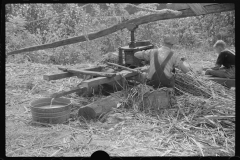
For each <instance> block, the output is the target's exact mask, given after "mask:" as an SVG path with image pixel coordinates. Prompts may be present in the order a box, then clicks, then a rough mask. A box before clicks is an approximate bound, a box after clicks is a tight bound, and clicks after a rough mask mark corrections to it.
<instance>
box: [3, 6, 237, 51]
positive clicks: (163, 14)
mask: <svg viewBox="0 0 240 160" xmlns="http://www.w3.org/2000/svg"><path fill="white" fill-rule="evenodd" d="M204 7H205V9H206V10H207V12H208V14H210V13H217V12H225V11H231V10H234V9H235V5H234V3H221V4H212V5H205V6H204ZM158 12H159V13H156V14H151V15H146V16H143V17H139V18H136V19H132V20H129V21H126V22H124V23H121V24H117V25H114V26H112V27H110V28H107V29H104V30H102V31H99V32H96V33H91V34H88V35H86V36H87V37H88V39H89V40H93V39H96V38H99V37H103V36H106V35H109V34H111V33H114V32H116V31H118V30H121V29H124V28H126V27H127V26H128V25H129V24H131V23H132V24H135V25H141V24H145V23H149V22H154V21H158V20H166V19H173V18H184V17H191V16H195V13H194V12H193V11H192V10H191V9H190V8H189V6H188V9H185V10H182V11H181V12H179V11H173V10H168V9H163V10H160V11H158ZM181 13H182V14H181ZM86 40H87V39H86V37H85V35H81V36H78V37H73V38H69V39H65V40H61V41H57V42H53V43H49V44H44V45H39V46H33V47H28V48H24V49H20V50H16V51H12V52H9V53H7V55H14V54H19V53H23V52H31V51H36V50H43V49H49V48H56V47H60V46H65V45H69V44H74V43H78V42H84V41H86Z"/></svg>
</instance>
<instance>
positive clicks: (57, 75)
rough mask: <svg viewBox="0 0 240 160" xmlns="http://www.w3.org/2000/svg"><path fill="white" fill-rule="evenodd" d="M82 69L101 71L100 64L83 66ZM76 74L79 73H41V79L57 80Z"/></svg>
mask: <svg viewBox="0 0 240 160" xmlns="http://www.w3.org/2000/svg"><path fill="white" fill-rule="evenodd" d="M84 70H87V71H101V70H102V66H97V67H89V68H84ZM78 75H79V74H73V73H66V72H62V73H55V74H50V75H43V79H44V80H47V81H51V80H57V79H63V78H68V77H73V76H78Z"/></svg>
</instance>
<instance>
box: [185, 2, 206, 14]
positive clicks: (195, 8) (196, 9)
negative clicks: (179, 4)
mask: <svg viewBox="0 0 240 160" xmlns="http://www.w3.org/2000/svg"><path fill="white" fill-rule="evenodd" d="M188 5H189V7H190V8H191V10H192V11H193V12H194V13H195V14H196V15H197V16H198V15H201V14H206V13H207V11H206V10H205V8H204V7H203V6H202V5H201V4H200V3H188Z"/></svg>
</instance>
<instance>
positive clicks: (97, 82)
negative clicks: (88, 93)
mask: <svg viewBox="0 0 240 160" xmlns="http://www.w3.org/2000/svg"><path fill="white" fill-rule="evenodd" d="M136 75H137V73H133V72H129V71H126V70H124V71H121V72H118V73H117V75H116V76H115V77H112V78H106V77H97V78H93V79H89V80H86V81H83V82H82V83H81V86H83V87H93V86H97V85H101V84H104V83H109V82H114V81H118V80H121V79H122V77H125V78H128V77H132V76H136Z"/></svg>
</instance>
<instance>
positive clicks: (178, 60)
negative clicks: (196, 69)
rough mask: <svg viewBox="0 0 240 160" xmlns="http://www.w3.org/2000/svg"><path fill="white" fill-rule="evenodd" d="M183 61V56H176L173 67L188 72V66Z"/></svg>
mask: <svg viewBox="0 0 240 160" xmlns="http://www.w3.org/2000/svg"><path fill="white" fill-rule="evenodd" d="M184 61H185V58H180V57H179V56H177V57H176V61H175V67H177V68H178V69H180V70H181V71H182V72H183V73H187V72H189V68H188V66H187V65H186V63H185V62H184Z"/></svg>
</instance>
